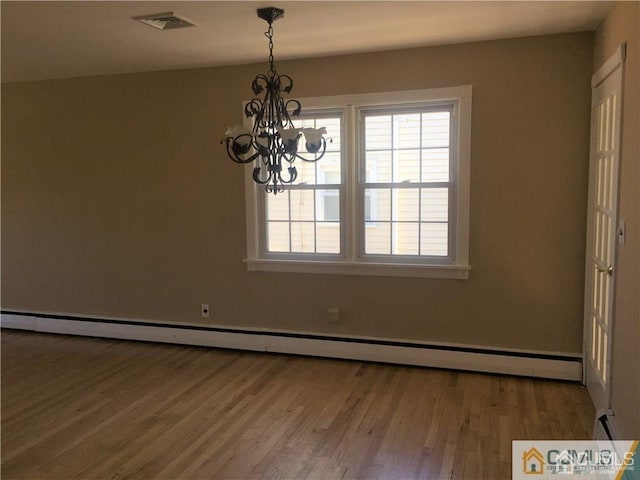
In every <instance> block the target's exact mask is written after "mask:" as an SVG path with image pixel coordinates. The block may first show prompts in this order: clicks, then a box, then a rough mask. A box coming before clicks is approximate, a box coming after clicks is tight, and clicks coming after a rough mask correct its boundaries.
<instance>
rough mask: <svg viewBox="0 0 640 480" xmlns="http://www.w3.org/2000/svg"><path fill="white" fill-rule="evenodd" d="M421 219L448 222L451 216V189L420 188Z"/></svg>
mask: <svg viewBox="0 0 640 480" xmlns="http://www.w3.org/2000/svg"><path fill="white" fill-rule="evenodd" d="M420 197H421V198H420V220H422V221H423V222H446V221H447V220H448V218H449V189H448V188H423V189H422V190H420Z"/></svg>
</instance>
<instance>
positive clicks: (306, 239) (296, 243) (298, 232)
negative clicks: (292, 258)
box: [291, 222, 316, 253]
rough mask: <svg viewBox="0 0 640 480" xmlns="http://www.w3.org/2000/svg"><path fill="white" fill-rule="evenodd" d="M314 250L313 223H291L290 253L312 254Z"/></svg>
mask: <svg viewBox="0 0 640 480" xmlns="http://www.w3.org/2000/svg"><path fill="white" fill-rule="evenodd" d="M315 250H316V239H315V225H314V223H313V222H291V251H292V252H306V253H314V252H315Z"/></svg>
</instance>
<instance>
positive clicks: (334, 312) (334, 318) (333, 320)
mask: <svg viewBox="0 0 640 480" xmlns="http://www.w3.org/2000/svg"><path fill="white" fill-rule="evenodd" d="M327 314H328V320H329V323H330V324H332V325H336V324H338V323H340V309H339V308H337V307H332V308H330V309H329V311H328V312H327Z"/></svg>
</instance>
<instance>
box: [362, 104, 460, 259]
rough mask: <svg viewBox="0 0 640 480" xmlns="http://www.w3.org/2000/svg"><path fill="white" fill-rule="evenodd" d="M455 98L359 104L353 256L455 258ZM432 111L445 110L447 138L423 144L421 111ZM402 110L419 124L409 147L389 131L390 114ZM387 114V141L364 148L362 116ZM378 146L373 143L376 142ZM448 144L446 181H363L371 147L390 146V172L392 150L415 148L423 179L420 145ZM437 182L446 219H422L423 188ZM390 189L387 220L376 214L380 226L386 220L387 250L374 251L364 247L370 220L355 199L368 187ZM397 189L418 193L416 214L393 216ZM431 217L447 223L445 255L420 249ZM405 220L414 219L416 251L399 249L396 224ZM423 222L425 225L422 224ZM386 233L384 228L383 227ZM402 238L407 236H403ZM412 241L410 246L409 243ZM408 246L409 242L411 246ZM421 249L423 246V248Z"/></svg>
mask: <svg viewBox="0 0 640 480" xmlns="http://www.w3.org/2000/svg"><path fill="white" fill-rule="evenodd" d="M456 106H457V104H456V102H455V101H451V102H435V103H434V102H425V103H424V104H422V105H411V106H409V107H407V106H403V105H385V106H378V107H362V108H360V109H359V110H358V127H359V129H358V131H357V141H358V145H359V155H358V169H359V170H358V213H359V215H358V218H357V224H358V227H359V228H358V256H359V257H360V258H362V259H364V260H366V261H371V262H393V261H397V260H400V259H402V261H409V262H412V263H454V262H455V253H456V252H455V244H456V238H455V235H456V229H455V213H456V194H455V193H456V181H455V178H456V175H455V173H456V170H455V167H456V163H457V162H456V158H457V151H456V150H455V144H456V138H457V128H456V123H455V120H456V118H455V112H456ZM429 113H432V114H437V113H446V114H448V116H449V121H448V125H447V128H448V133H449V134H448V138H447V142H446V144H444V143H443V144H441V145H437V146H425V145H424V137H425V130H426V128H427V127H426V126H425V125H424V123H423V121H424V114H429ZM405 115H419V119H420V120H419V128H418V131H417V138H418V141H417V143H415V144H413V145H412V146H410V147H402V146H400V144H399V143H400V141H401V140H400V137H399V135H400V132H396V131H394V125H395V123H394V120H395V117H403V116H405ZM385 116H389V117H390V128H391V131H390V132H389V143H388V144H387V145H386V146H385V147H379V145H378V143H379V140H378V142H375V141H374V142H373V143H374V148H368V145H367V141H368V139H367V128H366V123H367V119H368V118H370V117H385ZM396 136H398V139H397V140H398V144H395V141H396ZM376 147H377V148H376ZM444 148H446V149H448V151H449V153H448V167H449V169H448V170H449V172H448V173H449V179H448V181H426V182H425V181H389V182H379V181H378V182H372V181H367V167H369V168H375V164H370V162H369V161H368V158H367V154H368V153H369V152H372V151H374V152H375V151H381V152H390V153H391V162H392V164H391V165H390V169H391V175H392V177H393V176H395V175H394V172H395V170H396V169H399V166H396V165H395V163H394V158H395V153H396V152H398V151H407V150H412V151H419V152H420V153H419V157H418V160H419V165H418V169H419V173H418V178H420V179H421V180H422V179H423V177H424V175H423V165H424V158H423V155H422V151H423V150H429V149H444ZM436 188H446V189H447V191H448V199H447V220H446V222H433V221H424V220H423V219H422V212H421V210H422V192H423V190H424V189H436ZM376 190H379V191H385V190H386V191H389V195H390V202H391V205H390V212H389V219H388V220H381V221H380V222H379V223H380V225H381V226H383V227H382V229H384V226H385V225H388V230H389V231H388V236H389V239H388V247H389V248H388V252H389V253H381V252H374V251H373V250H374V249H369V251H368V249H367V241H368V238H369V236H370V235H371V230H370V229H371V225H372V223H373V222H372V221H370V220H369V221H368V220H367V219H366V218H365V215H364V211H363V208H362V205H360V203H364V198H365V196H366V194H367V192H373V191H376ZM398 190H412V191H413V190H415V191H417V193H418V200H417V210H418V212H417V219H416V220H406V219H398V218H397V216H396V218H394V207H393V205H394V202H393V196H394V195H393V193H394V191H398ZM436 223H446V224H447V229H446V235H447V241H446V255H435V254H428V253H422V252H423V244H424V243H425V242H423V240H424V238H423V230H426V228H427V226H429V225H432V224H436ZM409 225H416V233H415V236H416V237H417V238H415V244H416V245H415V247H416V248H415V253H400V252H399V251H398V250H399V244H400V242H401V241H402V240H403V239H401V238H400V235H398V233H397V232H398V230H399V229H400V228H401V227H402V226H404V227H405V228H406V227H408V226H409ZM423 226H424V228H423ZM382 233H383V234H385V233H386V232H384V230H383V232H382ZM405 240H406V239H405ZM411 247H412V246H411ZM411 247H410V248H411ZM424 250H425V251H427V250H426V248H425V249H424Z"/></svg>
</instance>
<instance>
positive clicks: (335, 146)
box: [317, 118, 341, 152]
mask: <svg viewBox="0 0 640 480" xmlns="http://www.w3.org/2000/svg"><path fill="white" fill-rule="evenodd" d="M317 123H318V126H320V127H326V129H327V134H326V135H325V138H327V139H331V141H327V152H339V151H340V137H341V135H340V134H341V131H340V118H319V119H318V120H317Z"/></svg>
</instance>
